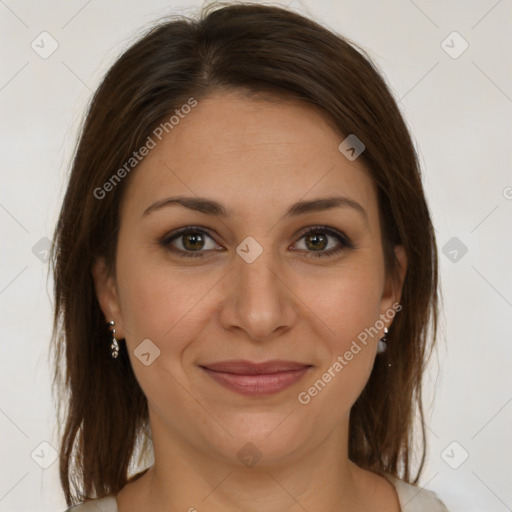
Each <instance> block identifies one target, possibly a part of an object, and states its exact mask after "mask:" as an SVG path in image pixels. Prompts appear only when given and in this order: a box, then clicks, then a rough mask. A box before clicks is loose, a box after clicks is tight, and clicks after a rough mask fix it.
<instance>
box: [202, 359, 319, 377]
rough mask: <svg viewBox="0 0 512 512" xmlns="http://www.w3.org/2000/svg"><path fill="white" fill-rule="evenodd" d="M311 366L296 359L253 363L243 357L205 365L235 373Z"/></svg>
mask: <svg viewBox="0 0 512 512" xmlns="http://www.w3.org/2000/svg"><path fill="white" fill-rule="evenodd" d="M307 366H310V365H308V364H304V363H297V362H294V361H282V360H274V361H266V362H264V363H253V362H251V361H245V360H242V359H239V360H232V361H221V362H219V363H212V364H208V365H204V367H205V368H208V369H209V370H213V371H216V372H223V373H235V374H237V375H261V374H269V373H281V372H288V371H292V370H300V369H302V368H305V367H307Z"/></svg>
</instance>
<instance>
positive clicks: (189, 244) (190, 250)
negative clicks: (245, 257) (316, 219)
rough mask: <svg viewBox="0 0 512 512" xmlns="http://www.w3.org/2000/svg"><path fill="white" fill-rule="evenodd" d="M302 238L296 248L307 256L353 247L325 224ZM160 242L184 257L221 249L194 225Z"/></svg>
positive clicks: (201, 255)
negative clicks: (302, 244) (301, 243)
mask: <svg viewBox="0 0 512 512" xmlns="http://www.w3.org/2000/svg"><path fill="white" fill-rule="evenodd" d="M303 239H304V247H305V248H299V249H298V250H301V251H305V252H306V253H307V254H306V256H307V257H316V258H318V257H324V256H325V257H328V256H334V255H335V254H338V253H339V252H341V251H342V250H343V249H351V248H353V245H352V243H351V241H350V239H349V238H348V237H347V236H346V235H344V234H343V233H341V232H340V231H338V230H336V229H333V228H329V227H326V226H315V227H313V228H309V229H308V231H306V232H305V233H303V234H302V235H301V237H300V239H299V241H300V240H303ZM333 239H334V240H337V242H338V243H337V244H336V243H334V246H333V247H331V248H330V249H328V248H329V245H332V243H331V242H330V241H332V240H333ZM208 240H210V246H208V243H207V242H208ZM160 244H161V245H162V246H163V247H166V248H168V249H169V250H171V251H172V252H174V253H176V254H177V255H178V256H180V257H181V256H183V257H185V258H189V257H203V256H205V254H204V253H205V252H210V251H218V250H222V248H221V247H219V246H217V245H216V244H215V242H214V240H213V238H212V237H211V236H210V235H209V234H208V233H207V232H206V231H205V230H204V229H201V228H196V227H194V226H187V227H185V228H182V229H179V230H178V231H175V232H174V233H171V234H170V235H167V236H166V237H164V238H163V239H162V240H161V242H160ZM326 249H328V250H326ZM294 250H297V249H294Z"/></svg>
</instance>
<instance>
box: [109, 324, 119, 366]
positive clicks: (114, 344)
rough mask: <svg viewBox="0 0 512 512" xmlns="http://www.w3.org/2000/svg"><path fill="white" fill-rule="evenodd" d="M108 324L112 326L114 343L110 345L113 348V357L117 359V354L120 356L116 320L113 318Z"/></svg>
mask: <svg viewBox="0 0 512 512" xmlns="http://www.w3.org/2000/svg"><path fill="white" fill-rule="evenodd" d="M108 325H110V326H111V327H112V344H111V345H110V348H111V349H112V359H117V356H119V343H117V340H116V330H115V328H114V325H115V322H114V320H111V321H110V322H109V323H108Z"/></svg>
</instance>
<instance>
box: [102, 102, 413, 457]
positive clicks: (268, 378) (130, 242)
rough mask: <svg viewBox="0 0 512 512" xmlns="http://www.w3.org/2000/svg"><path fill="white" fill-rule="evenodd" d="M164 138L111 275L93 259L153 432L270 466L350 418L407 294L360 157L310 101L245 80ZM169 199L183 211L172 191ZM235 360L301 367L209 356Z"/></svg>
mask: <svg viewBox="0 0 512 512" xmlns="http://www.w3.org/2000/svg"><path fill="white" fill-rule="evenodd" d="M164 133H165V132H164ZM155 140H156V142H157V144H156V147H154V148H153V149H152V150H151V151H150V152H149V154H148V156H146V157H145V158H144V160H143V161H142V162H141V163H140V164H139V166H138V167H137V169H136V170H135V171H133V174H132V175H131V176H130V177H129V179H130V183H129V184H128V187H127V189H126V193H125V196H124V198H123V202H122V204H121V226H120V232H119V240H118V249H117V259H116V275H115V278H114V277H108V278H107V276H106V274H104V267H103V266H102V264H101V261H100V262H99V263H98V264H97V266H96V267H95V271H94V276H95V280H96V286H97V293H98V297H99V300H100V303H101V306H102V309H103V311H104V312H105V316H106V319H107V320H110V319H114V320H115V322H116V331H117V337H118V338H125V339H126V344H127V348H128V352H129V357H130V360H131V364H132V366H133V369H134V372H135V375H136V377H137V380H138V382H139V384H140V386H141V388H142V390H143V391H144V393H145V395H146V397H147V399H148V405H149V410H150V418H151V426H152V431H153V439H154V440H155V439H164V438H165V439H172V440H173V442H174V443H181V445H182V446H187V447H188V449H193V450H199V451H200V453H203V454H204V453H206V454H209V455H211V456H213V457H217V458H222V459H223V460H225V461H226V460H229V461H232V462H233V461H234V462H237V463H239V464H242V463H246V462H244V461H246V460H247V459H246V458H244V457H246V456H249V457H253V459H254V457H256V458H258V457H260V456H261V457H262V461H265V462H268V463H271V462H272V461H273V462H276V461H284V460H285V459H287V460H292V459H293V457H299V456H301V455H304V453H305V452H306V451H309V450H313V449H315V448H316V447H318V446H319V445H320V444H321V443H323V442H324V441H325V440H326V439H328V438H329V436H331V435H332V434H333V433H334V434H336V433H337V434H339V433H340V432H346V428H347V425H348V418H349V413H350V409H351V407H352V405H353V404H354V402H355V400H356V399H357V397H358V396H359V394H360V393H361V391H362V390H363V388H364V386H365V384H366V382H367V380H368V378H369V376H370V373H371V370H372V366H373V363H374V359H375V355H376V347H377V341H378V338H379V337H381V336H382V335H383V322H384V325H386V326H388V327H389V325H390V323H391V321H392V320H391V319H392V317H393V316H394V312H395V311H394V309H393V304H394V303H396V301H398V300H399V298H400V290H401V283H395V285H393V283H392V281H391V279H390V278H389V277H388V276H386V273H385V268H384V257H383V250H382V244H381V232H380V226H379V213H378V204H377V195H376V189H375V185H374V183H373V182H372V180H371V178H370V177H369V175H368V174H367V172H366V171H365V169H364V167H363V165H362V163H361V162H360V159H355V160H353V161H351V160H349V159H347V158H346V157H345V156H344V154H343V153H342V152H340V150H339V149H338V146H339V144H340V143H341V142H342V140H343V137H340V136H339V135H338V134H337V133H336V132H335V131H334V130H333V128H332V126H331V125H330V124H329V123H328V122H327V120H326V118H325V117H324V116H322V114H320V113H318V112H317V111H316V110H315V109H314V108H313V107H311V106H308V105H306V104H303V103H300V102H295V101H288V102H284V101H277V102H267V101H261V100H260V101H254V100H251V99H247V98H245V97H242V96H241V95H236V94H234V93H217V94H214V95H211V96H209V97H208V98H206V99H203V100H201V101H199V102H198V104H197V106H195V107H194V108H192V109H191V112H190V113H189V114H187V115H186V116H183V118H180V120H179V123H178V124H176V125H174V127H173V129H172V131H170V132H169V133H168V134H167V135H165V136H164V137H163V138H162V141H161V142H159V141H158V139H155ZM127 179H128V178H127ZM176 197H180V198H183V199H188V200H190V201H189V207H186V206H184V205H180V204H179V203H177V202H166V201H167V200H168V199H169V198H176ZM335 197H336V198H340V199H339V201H338V205H337V206H336V205H335V206H333V205H332V204H331V207H327V206H328V205H322V204H321V203H320V202H319V203H315V202H314V201H318V200H321V199H326V198H335ZM192 200H193V201H192ZM203 200H207V201H209V203H204V204H203V203H202V201H203ZM213 202H215V207H213V206H212V204H211V203H213ZM315 205H316V206H315ZM192 207H193V208H192ZM220 209H222V212H223V213H222V214H212V211H213V212H214V213H219V210H220ZM184 228H187V229H186V232H185V233H183V232H182V233H180V234H179V235H178V234H176V233H177V231H178V230H183V229H184ZM395 252H396V254H397V256H398V258H399V260H400V261H401V264H402V273H401V279H402V280H403V276H404V271H405V266H406V261H405V257H404V254H403V251H402V248H401V247H397V248H396V251H395ZM365 329H368V330H367V331H365ZM376 331H378V332H377V333H376ZM368 333H370V334H368ZM372 335H373V336H372ZM363 340H365V341H363ZM350 354H351V355H350ZM233 360H244V361H246V362H252V363H262V362H269V361H274V360H280V361H285V362H293V363H297V365H296V367H295V368H296V369H295V370H292V369H291V368H292V366H288V367H280V366H278V365H274V366H272V365H270V367H269V368H260V371H263V373H265V374H266V375H260V376H259V377H258V376H255V375H249V374H250V373H251V372H252V373H254V372H257V371H258V370H257V369H256V368H255V367H251V366H250V365H249V366H248V367H247V366H243V365H242V366H240V365H236V364H235V365H232V366H228V365H226V366H224V367H219V366H217V367H216V369H217V370H218V371H214V370H213V367H214V364H215V363H220V362H226V361H233ZM208 367H210V369H209V370H208V369H206V368H208ZM221 370H224V371H221ZM233 372H235V373H233ZM270 372H274V374H273V375H269V373H270ZM275 372H277V373H275ZM344 429H345V430H344ZM342 437H343V436H341V437H339V439H342ZM333 438H334V437H333ZM344 442H346V436H345V440H344V441H342V444H343V443H344ZM247 443H252V444H250V445H249V444H247ZM260 454H261V455H260Z"/></svg>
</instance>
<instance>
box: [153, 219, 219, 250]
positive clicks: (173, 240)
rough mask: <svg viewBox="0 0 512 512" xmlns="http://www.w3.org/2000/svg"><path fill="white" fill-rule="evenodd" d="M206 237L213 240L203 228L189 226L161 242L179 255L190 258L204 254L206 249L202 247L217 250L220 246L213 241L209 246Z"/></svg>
mask: <svg viewBox="0 0 512 512" xmlns="http://www.w3.org/2000/svg"><path fill="white" fill-rule="evenodd" d="M206 239H210V240H211V241H212V242H213V238H212V237H211V236H210V235H209V234H208V233H206V231H204V230H203V229H199V228H195V227H193V226H188V227H186V228H183V229H180V230H178V231H176V232H174V233H172V234H171V235H170V236H167V237H165V238H164V239H163V240H162V241H161V242H160V243H161V245H163V246H164V247H167V248H168V249H170V250H171V251H173V252H175V253H177V254H178V255H179V256H183V257H185V258H188V257H197V256H204V254H201V253H204V252H205V251H203V250H201V249H207V250H216V248H217V247H218V246H217V245H216V244H215V243H214V242H213V243H212V244H210V247H208V244H206Z"/></svg>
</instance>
